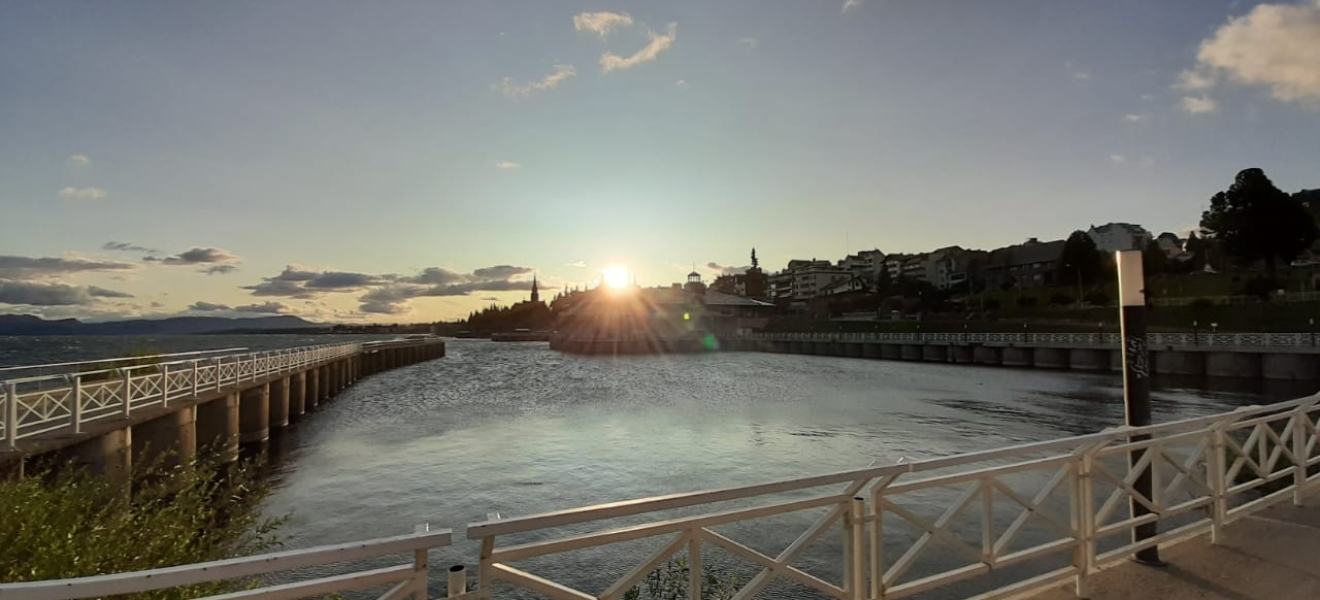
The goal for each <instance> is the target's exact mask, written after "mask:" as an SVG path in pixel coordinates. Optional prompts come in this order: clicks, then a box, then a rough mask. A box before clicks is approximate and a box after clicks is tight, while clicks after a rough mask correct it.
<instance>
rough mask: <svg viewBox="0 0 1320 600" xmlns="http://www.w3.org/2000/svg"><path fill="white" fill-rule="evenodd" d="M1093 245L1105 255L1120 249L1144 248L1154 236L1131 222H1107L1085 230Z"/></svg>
mask: <svg viewBox="0 0 1320 600" xmlns="http://www.w3.org/2000/svg"><path fill="white" fill-rule="evenodd" d="M1086 235H1089V236H1091V241H1093V242H1095V247H1096V248H1098V249H1099V250H1100V251H1101V252H1104V253H1105V254H1106V255H1110V254H1113V253H1115V252H1119V251H1121V250H1144V249H1145V248H1146V244H1149V243H1150V240H1151V239H1152V238H1153V237H1154V236H1152V235H1151V234H1150V232H1149V231H1146V228H1145V227H1142V226H1140V225H1133V224H1131V223H1108V224H1105V225H1101V226H1099V227H1096V226H1095V225H1092V226H1091V228H1090V229H1088V230H1087V231H1086Z"/></svg>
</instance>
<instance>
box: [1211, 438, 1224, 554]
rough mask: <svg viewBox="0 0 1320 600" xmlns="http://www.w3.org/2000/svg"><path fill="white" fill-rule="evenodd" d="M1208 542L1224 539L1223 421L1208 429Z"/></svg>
mask: <svg viewBox="0 0 1320 600" xmlns="http://www.w3.org/2000/svg"><path fill="white" fill-rule="evenodd" d="M1210 436H1211V437H1210V460H1209V463H1210V464H1209V469H1210V473H1209V475H1210V491H1211V497H1212V500H1211V502H1210V543H1211V544H1219V543H1222V542H1223V541H1224V525H1225V523H1224V521H1225V519H1226V518H1227V516H1228V499H1227V497H1226V496H1227V492H1228V483H1227V481H1226V480H1227V479H1228V477H1227V474H1228V464H1227V463H1228V458H1227V451H1226V450H1225V447H1224V423H1216V424H1215V425H1214V426H1213V428H1212V429H1211V430H1210Z"/></svg>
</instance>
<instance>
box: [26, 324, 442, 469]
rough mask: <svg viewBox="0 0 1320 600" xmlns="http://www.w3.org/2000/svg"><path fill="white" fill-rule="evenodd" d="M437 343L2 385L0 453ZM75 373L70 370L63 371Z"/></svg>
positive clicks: (231, 358) (334, 348)
mask: <svg viewBox="0 0 1320 600" xmlns="http://www.w3.org/2000/svg"><path fill="white" fill-rule="evenodd" d="M435 343H440V342H439V340H430V339H420V340H397V341H386V342H366V343H361V344H333V345H320V346H306V347H301V348H290V349H286V350H271V351H265V352H246V353H240V354H229V355H222V356H206V357H198V358H190V359H186V360H174V361H171V362H160V363H151V364H133V362H134V360H135V359H132V358H125V359H121V361H122V364H125V365H127V366H121V367H111V368H104V367H103V365H104V364H105V363H106V362H107V361H93V362H91V363H88V364H89V365H92V366H93V367H94V368H92V369H89V370H86V371H82V372H73V373H60V374H52V375H41V376H34V377H24V378H18V379H10V380H6V381H3V382H0V393H2V394H3V395H2V396H0V409H3V410H2V411H0V415H3V417H2V418H0V443H2V444H3V446H0V448H8V449H13V448H15V447H17V444H18V441H19V440H22V439H25V438H31V437H34V436H39V435H44V434H51V433H55V432H61V433H75V434H76V433H82V426H83V425H84V424H86V423H88V422H90V421H94V420H97V419H104V418H108V417H112V416H123V417H129V416H131V414H132V412H133V411H136V410H142V409H145V408H149V407H154V406H161V405H167V404H169V403H170V402H171V401H175V400H179V399H183V398H191V397H195V396H197V395H198V394H199V393H200V392H202V391H213V390H220V389H223V388H225V387H228V386H235V385H240V384H242V383H243V382H250V381H256V380H259V379H263V378H265V377H270V376H274V375H279V374H284V373H291V372H295V371H298V370H302V369H306V368H310V367H313V366H316V365H319V364H324V363H328V362H331V361H335V360H340V359H343V358H347V357H350V356H354V355H356V354H359V353H361V352H362V351H363V350H364V349H366V350H372V349H380V348H394V347H404V346H422V345H429V344H435ZM63 366H69V367H74V368H76V367H77V365H76V364H70V365H63Z"/></svg>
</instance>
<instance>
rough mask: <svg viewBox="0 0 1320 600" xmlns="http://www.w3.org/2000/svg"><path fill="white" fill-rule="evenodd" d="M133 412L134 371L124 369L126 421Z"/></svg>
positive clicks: (124, 413) (124, 414)
mask: <svg viewBox="0 0 1320 600" xmlns="http://www.w3.org/2000/svg"><path fill="white" fill-rule="evenodd" d="M132 410H133V370H132V369H124V412H123V416H124V418H125V419H127V418H128V415H129V413H130V412H132Z"/></svg>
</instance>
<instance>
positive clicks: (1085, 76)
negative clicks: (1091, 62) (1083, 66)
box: [1072, 71, 1091, 81]
mask: <svg viewBox="0 0 1320 600" xmlns="http://www.w3.org/2000/svg"><path fill="white" fill-rule="evenodd" d="M1072 78H1073V79H1076V80H1077V81H1090V79H1091V73H1090V72H1089V71H1073V73H1072Z"/></svg>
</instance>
